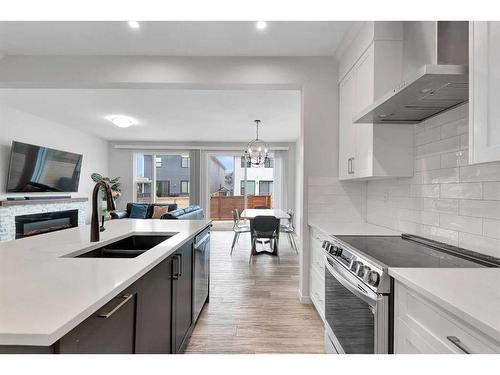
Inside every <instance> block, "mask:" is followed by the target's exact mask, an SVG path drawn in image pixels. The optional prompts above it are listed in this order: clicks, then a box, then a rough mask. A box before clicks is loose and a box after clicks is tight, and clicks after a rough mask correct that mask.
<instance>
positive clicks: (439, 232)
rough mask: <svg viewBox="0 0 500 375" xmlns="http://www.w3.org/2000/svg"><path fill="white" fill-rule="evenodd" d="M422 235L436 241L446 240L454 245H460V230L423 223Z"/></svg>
mask: <svg viewBox="0 0 500 375" xmlns="http://www.w3.org/2000/svg"><path fill="white" fill-rule="evenodd" d="M422 236H424V237H427V238H430V239H433V240H436V241H440V242H445V243H448V244H451V245H453V246H458V232H457V231H455V230H449V229H443V228H440V227H432V226H429V225H422Z"/></svg>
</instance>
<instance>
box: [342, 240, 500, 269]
mask: <svg viewBox="0 0 500 375" xmlns="http://www.w3.org/2000/svg"><path fill="white" fill-rule="evenodd" d="M335 238H337V239H339V240H341V241H343V242H345V243H346V244H348V245H350V246H351V247H352V248H354V249H356V250H357V251H358V252H360V253H362V254H364V255H366V256H368V257H369V258H371V260H372V261H374V262H377V263H379V264H380V266H382V267H412V268H476V267H485V266H487V265H488V264H486V263H484V262H481V260H479V259H477V262H476V261H473V259H474V258H475V256H473V255H471V254H472V253H473V252H471V251H468V250H464V249H460V248H455V247H453V246H447V245H445V244H441V243H439V242H438V243H436V244H439V245H442V246H444V247H445V249H444V250H443V249H439V250H438V249H437V248H435V247H433V246H429V245H426V244H424V243H420V242H416V241H415V240H413V239H408V238H404V237H398V236H335ZM418 238H419V237H417V239H418ZM424 240H425V241H427V242H429V243H432V242H434V241H431V240H427V239H424ZM434 243H435V242H434ZM362 254H361V255H362ZM473 254H475V255H479V254H477V253H473ZM468 259H470V260H468ZM490 266H492V265H490Z"/></svg>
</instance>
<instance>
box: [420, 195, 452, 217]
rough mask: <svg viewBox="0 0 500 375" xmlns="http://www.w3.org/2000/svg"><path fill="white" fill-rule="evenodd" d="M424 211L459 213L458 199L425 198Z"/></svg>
mask: <svg viewBox="0 0 500 375" xmlns="http://www.w3.org/2000/svg"><path fill="white" fill-rule="evenodd" d="M423 200H424V205H423V209H424V211H433V212H440V213H450V214H458V199H435V198H423Z"/></svg>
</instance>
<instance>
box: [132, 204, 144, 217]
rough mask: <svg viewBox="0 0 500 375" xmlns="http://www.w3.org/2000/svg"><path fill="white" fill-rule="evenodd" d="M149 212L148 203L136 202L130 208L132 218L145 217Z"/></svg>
mask: <svg viewBox="0 0 500 375" xmlns="http://www.w3.org/2000/svg"><path fill="white" fill-rule="evenodd" d="M147 214H148V205H147V204H136V203H134V204H133V205H132V208H131V210H130V216H129V217H130V218H131V219H145V218H146V215H147Z"/></svg>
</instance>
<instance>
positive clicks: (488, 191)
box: [483, 182, 500, 200]
mask: <svg viewBox="0 0 500 375" xmlns="http://www.w3.org/2000/svg"><path fill="white" fill-rule="evenodd" d="M483 198H484V199H489V200H500V182H485V183H484V184H483Z"/></svg>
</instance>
